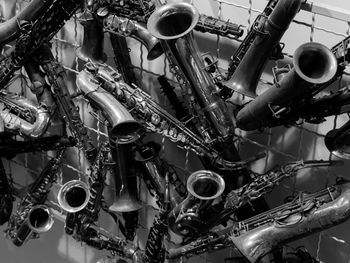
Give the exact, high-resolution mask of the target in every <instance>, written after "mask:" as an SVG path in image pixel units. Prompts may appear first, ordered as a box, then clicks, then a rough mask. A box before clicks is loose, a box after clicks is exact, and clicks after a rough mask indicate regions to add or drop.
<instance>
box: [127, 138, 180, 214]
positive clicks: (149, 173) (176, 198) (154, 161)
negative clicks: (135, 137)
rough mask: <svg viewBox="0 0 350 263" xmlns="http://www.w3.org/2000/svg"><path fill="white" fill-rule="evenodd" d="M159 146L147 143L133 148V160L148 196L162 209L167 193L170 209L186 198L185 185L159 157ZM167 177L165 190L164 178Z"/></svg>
mask: <svg viewBox="0 0 350 263" xmlns="http://www.w3.org/2000/svg"><path fill="white" fill-rule="evenodd" d="M160 148H161V147H160V145H159V144H158V143H155V142H152V141H151V142H147V143H145V144H142V145H140V146H138V147H137V148H135V150H134V159H135V160H136V163H135V164H136V165H137V167H136V168H137V170H138V171H139V172H140V174H141V177H142V178H143V180H144V182H145V184H146V186H147V188H148V190H149V192H150V194H151V195H152V196H153V197H155V199H156V202H157V204H158V206H159V207H162V206H163V204H164V202H165V198H166V194H167V193H168V192H169V195H170V197H169V202H170V205H171V207H175V206H176V205H178V203H179V202H180V200H182V199H183V198H185V197H186V196H187V191H186V188H185V185H184V184H183V182H182V181H181V180H180V178H179V177H178V175H177V173H176V172H175V171H173V169H171V167H170V166H169V164H168V163H167V162H166V161H165V160H164V159H161V158H160V157H159V151H160ZM166 176H167V177H168V181H169V189H167V186H166V181H165V177H166Z"/></svg>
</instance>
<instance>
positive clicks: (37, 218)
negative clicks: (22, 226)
mask: <svg viewBox="0 0 350 263" xmlns="http://www.w3.org/2000/svg"><path fill="white" fill-rule="evenodd" d="M53 223H54V220H53V215H52V212H51V210H50V208H48V207H47V206H45V205H37V206H34V207H33V208H32V210H30V212H29V213H28V226H29V228H30V229H31V230H32V231H34V232H36V233H43V232H47V231H49V230H50V229H51V227H52V225H53Z"/></svg>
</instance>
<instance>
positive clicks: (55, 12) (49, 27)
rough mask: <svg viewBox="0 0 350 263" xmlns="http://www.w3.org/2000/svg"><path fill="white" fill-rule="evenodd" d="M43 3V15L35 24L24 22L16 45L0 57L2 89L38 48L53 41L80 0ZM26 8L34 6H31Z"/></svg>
mask: <svg viewBox="0 0 350 263" xmlns="http://www.w3.org/2000/svg"><path fill="white" fill-rule="evenodd" d="M33 3H34V2H33ZM35 3H38V2H35ZM41 3H43V6H42V7H43V8H39V10H40V11H42V12H43V13H42V14H41V15H39V16H38V17H37V19H36V20H35V21H34V23H30V22H29V23H26V22H24V21H22V22H23V23H20V34H19V36H18V37H17V39H16V43H15V45H14V46H13V47H12V48H10V49H8V50H6V52H5V54H4V55H2V56H1V57H0V69H1V70H0V89H3V87H4V85H6V84H7V83H8V81H9V80H10V79H11V78H12V76H13V74H14V73H15V71H16V70H18V69H20V68H21V67H22V66H23V64H24V63H25V61H26V60H28V59H29V57H30V56H31V55H32V54H33V53H34V51H35V50H36V49H37V48H38V47H40V46H41V45H42V44H43V43H45V42H48V41H50V40H51V38H52V37H53V36H54V35H55V34H56V33H57V32H58V30H59V29H60V28H61V27H62V26H63V25H64V22H65V21H66V20H68V19H69V18H70V17H71V16H72V15H73V14H74V12H75V11H76V10H77V9H78V7H79V5H80V1H78V0H74V1H71V0H55V1H41ZM46 4H49V5H48V6H47V5H46ZM38 7H39V6H38ZM26 8H33V6H31V5H29V7H28V6H27V7H26ZM23 12H24V11H23ZM26 12H28V11H26Z"/></svg>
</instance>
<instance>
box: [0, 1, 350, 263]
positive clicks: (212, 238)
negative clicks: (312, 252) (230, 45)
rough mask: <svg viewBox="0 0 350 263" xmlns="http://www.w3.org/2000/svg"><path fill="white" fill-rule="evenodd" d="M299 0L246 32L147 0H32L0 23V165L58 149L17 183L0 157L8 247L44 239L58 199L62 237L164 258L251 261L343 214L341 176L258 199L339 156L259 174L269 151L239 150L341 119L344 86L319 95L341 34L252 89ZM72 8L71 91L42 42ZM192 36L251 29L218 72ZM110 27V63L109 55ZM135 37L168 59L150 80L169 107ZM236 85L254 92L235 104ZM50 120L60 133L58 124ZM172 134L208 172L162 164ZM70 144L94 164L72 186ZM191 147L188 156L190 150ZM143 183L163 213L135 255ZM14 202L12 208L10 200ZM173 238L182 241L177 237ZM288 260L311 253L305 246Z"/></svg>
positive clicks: (349, 129)
mask: <svg viewBox="0 0 350 263" xmlns="http://www.w3.org/2000/svg"><path fill="white" fill-rule="evenodd" d="M304 2H305V1H303V0H270V1H268V3H267V5H266V7H265V9H264V10H263V11H262V13H261V14H259V15H258V16H257V18H256V19H255V21H254V22H253V24H252V26H251V28H248V29H247V30H246V32H245V31H244V30H243V26H241V25H238V24H235V23H233V22H231V21H224V20H221V19H217V18H214V17H212V16H208V15H205V14H200V13H199V11H198V10H197V8H196V7H195V6H193V5H192V4H189V3H185V2H179V1H177V2H175V3H164V4H163V1H156V0H155V1H152V0H125V1H110V0H92V1H83V0H33V1H31V2H30V3H28V4H27V5H26V6H25V8H24V9H23V10H22V11H20V12H19V13H18V14H17V15H14V14H13V15H14V16H13V17H12V18H10V19H9V20H7V21H4V22H2V23H1V24H0V46H1V47H3V48H4V51H3V53H2V54H1V55H0V158H3V159H5V158H6V159H9V160H11V159H13V158H15V156H16V155H18V154H22V153H26V154H29V153H33V152H34V153H36V152H42V153H44V154H46V152H50V154H49V155H48V156H50V155H52V153H54V157H50V160H49V161H47V163H46V164H45V167H44V168H43V170H42V171H41V172H40V174H39V175H38V176H37V177H36V178H35V180H34V182H33V184H32V185H31V186H30V187H29V188H28V189H26V188H24V190H23V189H20V190H19V189H16V188H15V187H14V185H15V182H14V180H13V178H12V176H11V174H10V172H8V171H7V170H6V169H5V166H4V165H3V160H2V159H0V197H1V199H0V224H1V225H3V224H6V223H7V228H6V230H5V233H6V237H7V238H10V239H11V240H12V241H13V243H14V244H15V245H16V246H21V245H23V244H24V243H25V242H27V241H28V240H29V239H30V238H38V237H39V235H40V234H41V233H43V232H46V231H49V230H50V228H51V226H52V224H53V213H52V209H57V206H58V207H59V210H60V211H61V213H63V214H64V220H65V224H64V229H65V233H66V234H68V235H71V236H72V237H73V238H74V239H75V240H77V241H79V242H83V243H85V244H87V245H89V246H92V247H94V248H96V249H105V250H107V251H109V252H110V253H111V256H110V257H111V258H114V259H115V260H117V259H118V258H119V257H121V258H128V259H129V260H131V261H132V262H134V263H140V262H152V263H161V262H164V261H165V260H166V259H176V258H181V257H190V256H193V255H198V254H201V253H205V252H211V251H215V250H219V249H223V248H226V247H234V248H235V249H236V250H237V251H238V252H239V253H240V254H241V256H242V258H244V259H245V260H247V261H248V262H252V263H255V262H259V261H260V260H261V259H262V258H263V257H264V256H265V255H267V254H269V253H271V252H273V251H275V250H278V249H281V247H282V246H284V245H285V244H287V243H288V242H290V241H293V240H297V239H299V238H301V237H304V236H307V235H310V234H311V233H316V232H318V231H322V230H323V229H327V228H329V227H332V226H334V225H337V224H340V223H341V222H344V221H345V220H347V219H348V218H349V216H350V214H349V212H348V211H349V208H350V184H349V182H348V181H347V180H346V179H341V180H338V181H337V183H336V184H335V185H333V186H330V187H327V188H325V189H323V190H321V191H318V192H315V193H312V194H310V193H307V194H306V193H305V194H300V195H299V196H297V197H295V198H294V199H293V200H289V201H288V202H287V203H285V204H284V205H282V206H279V207H275V208H272V209H269V208H268V206H267V203H266V201H265V199H264V195H266V194H267V193H270V192H271V191H272V190H273V189H274V188H275V186H277V185H278V184H280V183H281V181H282V180H284V179H285V178H287V177H294V176H295V175H296V173H297V172H298V171H299V170H300V169H304V168H309V167H319V166H331V165H338V164H342V162H341V161H334V160H328V161H323V160H307V161H306V160H305V161H303V160H301V161H297V162H292V163H286V164H282V165H280V166H278V167H275V168H273V169H271V170H269V171H267V172H265V173H264V174H257V173H255V172H253V171H252V170H251V169H250V168H249V167H250V163H251V162H253V161H256V160H258V159H261V158H263V157H264V156H265V153H258V154H250V157H249V158H246V159H242V158H241V156H240V154H239V149H238V148H237V143H236V141H237V132H236V130H237V129H241V130H244V131H252V130H261V129H263V128H266V127H276V126H281V125H291V124H296V123H297V122H299V121H300V120H303V121H305V122H309V123H313V124H318V123H321V122H323V121H325V118H326V117H329V116H332V115H338V114H341V113H349V112H350V107H348V105H349V104H350V103H349V101H350V96H349V91H348V89H339V90H338V91H336V92H333V93H330V94H328V95H326V96H323V97H320V96H318V95H319V93H320V92H323V91H324V90H325V89H326V88H327V87H328V86H329V85H331V84H332V83H334V82H335V81H337V80H339V79H340V78H341V77H342V75H343V73H344V70H345V68H346V66H347V64H348V61H349V53H348V52H349V48H350V38H349V37H348V38H345V39H344V40H342V41H341V42H339V44H337V45H335V46H333V47H332V48H328V47H327V46H325V45H323V44H321V43H316V42H309V43H304V44H302V45H301V46H299V47H298V48H297V49H296V51H295V53H294V55H293V63H292V65H289V66H288V67H284V68H276V69H274V73H275V74H274V75H275V76H276V77H275V80H274V83H273V84H272V85H270V86H269V88H268V89H267V90H266V91H264V92H263V93H261V94H257V92H256V91H257V88H258V85H259V84H258V83H259V80H260V78H261V76H262V73H263V70H264V69H265V66H266V64H267V62H268V61H269V60H278V59H281V58H283V52H282V51H283V50H282V48H283V45H282V44H281V43H280V40H281V38H282V37H283V35H284V33H285V32H286V31H287V30H288V28H289V26H290V24H291V22H292V21H293V19H294V18H295V17H296V16H297V15H298V12H299V11H300V8H301V6H302V5H303V4H304ZM75 15H76V16H75ZM73 16H75V17H76V22H77V23H80V24H81V26H82V28H83V30H84V31H83V37H82V43H81V45H80V47H78V48H77V49H76V56H77V58H79V60H78V59H77V61H78V62H79V65H77V67H76V69H77V71H75V73H76V76H75V77H74V80H75V86H74V88H75V91H74V93H73V92H72V90H71V87H70V86H71V85H70V83H69V82H68V80H67V78H68V77H67V71H66V70H65V67H64V66H63V65H62V64H61V63H60V62H59V61H58V60H57V59H56V58H55V57H54V55H53V54H54V49H53V47H52V46H51V44H50V41H51V40H52V38H53V37H54V35H55V34H56V33H57V32H58V31H59V30H60V29H61V28H62V27H63V26H64V24H65V23H66V21H67V20H70V19H71V18H72V17H73ZM194 31H198V32H202V33H210V34H214V35H217V36H221V37H227V38H230V39H235V40H238V39H239V38H242V37H243V36H244V33H246V34H245V36H244V38H243V39H242V41H241V42H240V44H239V46H238V48H237V49H236V51H235V52H234V53H233V54H232V57H231V59H230V62H229V66H228V68H227V70H226V72H225V73H226V74H222V75H221V76H220V77H219V78H218V77H216V76H214V73H215V74H218V66H217V64H216V63H217V62H215V61H212V58H213V57H212V56H211V57H210V56H207V57H202V56H201V55H200V51H199V48H198V46H197V42H196V38H195V35H194ZM106 33H108V34H109V39H110V40H111V44H112V47H113V50H112V51H113V52H114V55H115V66H113V65H111V63H109V61H108V60H107V55H106V53H107V52H105V51H106V50H104V47H105V41H106V40H107V38H106V37H105V35H106ZM129 37H130V38H133V39H134V40H136V41H138V42H140V44H141V45H143V46H144V47H145V48H146V49H147V56H146V57H147V59H148V60H156V59H157V58H159V57H161V56H163V57H164V58H165V59H166V60H167V63H168V64H169V65H170V71H171V73H172V74H173V75H174V77H175V79H176V81H175V84H174V85H175V86H174V87H173V86H172V85H173V83H171V82H170V81H169V80H168V79H167V78H166V77H165V76H160V77H159V78H158V81H159V83H160V84H161V90H162V92H163V93H164V95H165V97H167V99H168V101H169V102H170V104H172V106H173V109H171V110H169V108H168V107H165V106H163V105H162V104H161V103H159V102H158V101H157V100H156V99H155V98H154V97H153V96H151V95H150V94H149V93H147V92H146V91H145V90H143V88H142V86H143V85H145V84H144V83H143V84H140V82H138V80H137V78H136V74H135V72H136V71H134V68H135V66H134V65H133V64H132V61H133V60H132V58H131V57H130V54H129V51H130V50H129V47H128V42H127V41H126V39H128V38H129ZM9 45H10V46H11V47H9V48H8V47H5V46H9ZM56 53H57V50H56ZM209 57H210V58H209ZM22 68H23V74H24V75H25V76H24V78H25V82H26V84H27V85H26V86H24V87H23V89H28V91H26V92H23V94H18V92H16V91H15V90H12V87H13V86H15V85H16V79H17V78H18V76H19V75H18V71H19V70H20V69H22ZM213 68H214V70H213ZM221 71H223V70H221ZM21 74H22V73H21ZM141 76H142V75H141ZM20 77H23V76H22V75H20ZM141 82H142V80H141ZM152 83H155V82H152ZM30 93H32V94H30ZM237 93H238V94H242V95H244V96H247V97H249V98H250V99H251V101H249V102H248V103H242V104H239V105H237V104H236V96H237ZM28 94H30V95H34V96H28ZM77 98H79V99H82V100H83V101H87V102H88V104H89V105H90V108H91V110H92V111H93V113H92V114H91V115H92V116H94V117H95V118H96V119H97V120H98V123H99V124H100V125H102V126H104V127H105V131H106V132H105V134H104V135H105V137H106V138H105V139H102V138H101V136H100V134H99V135H98V136H97V139H99V140H97V139H96V138H95V136H94V134H93V133H92V131H96V130H95V129H94V128H93V127H92V126H91V125H92V124H91V123H88V122H85V119H84V118H82V113H81V112H79V107H78V106H77V104H78V103H79V102H78V100H77ZM35 100H36V101H35ZM232 104H234V109H232ZM57 125H59V126H60V127H61V128H60V129H55V127H57ZM98 132H99V131H98ZM154 138H160V141H161V143H159V141H158V139H154ZM166 139H168V140H169V141H170V143H171V144H174V145H176V146H178V147H179V148H181V149H183V150H182V153H184V156H185V159H186V162H190V161H191V160H192V159H191V158H192V157H193V158H195V159H197V161H198V163H199V165H200V166H201V167H202V168H201V169H198V170H196V171H194V172H191V173H188V172H187V173H186V172H184V170H181V169H179V168H178V167H177V166H176V165H175V164H174V163H176V162H175V160H172V158H174V157H175V156H172V157H170V158H169V157H167V154H165V151H164V148H165V147H164V142H165V140H166ZM325 146H326V147H327V148H328V149H329V151H330V152H332V153H333V154H334V155H335V156H338V157H341V158H345V159H349V158H350V121H348V122H347V123H345V124H344V125H343V126H342V127H340V128H337V129H333V130H330V131H329V132H328V133H327V134H326V136H325ZM72 147H76V148H78V149H81V150H82V154H83V155H84V159H86V165H87V167H88V169H87V170H88V172H87V174H85V173H86V171H80V172H81V174H84V175H85V176H80V177H79V178H75V179H71V178H70V176H69V175H66V174H65V173H64V172H63V173H61V172H62V171H64V170H62V169H61V168H62V166H63V165H64V164H65V161H66V160H67V159H69V158H70V156H69V154H66V153H67V152H68V151H67V149H68V148H72ZM190 151H191V152H192V153H194V154H195V156H192V157H191V158H190V157H189V152H190ZM79 156H80V154H79ZM79 158H80V157H79ZM10 162H11V161H10ZM79 162H80V160H79ZM185 170H186V169H185ZM81 177H83V178H81ZM108 178H110V180H108ZM62 179H63V180H62ZM63 181H64V182H65V183H63ZM107 181H112V183H108V182H107ZM21 191H22V193H21ZM23 191H25V192H23ZM140 192H142V194H143V195H145V194H147V193H148V194H149V195H150V196H151V197H152V198H153V199H154V200H155V206H156V209H157V212H156V215H155V217H154V220H153V225H152V226H151V228H150V230H149V233H148V237H147V240H146V241H145V242H144V244H145V246H144V247H141V248H140V247H137V246H136V245H135V244H134V243H133V241H134V238H135V236H136V235H137V234H138V233H137V231H138V228H139V226H140V223H139V220H140V218H141V217H140V214H141V213H143V212H144V211H143V210H142V208H144V207H145V206H146V204H145V201H144V200H141V195H140ZM111 193H112V194H111ZM16 196H17V198H19V199H20V201H19V203H18V205H17V207H16V208H15V209H14V208H13V207H14V205H13V202H14V200H15V199H16V198H15V197H16ZM108 200H111V202H109V203H108ZM52 203H55V204H56V206H55V205H52ZM101 213H105V215H106V216H110V217H111V219H113V220H114V221H115V223H116V224H117V225H118V226H119V229H120V232H121V233H122V235H121V236H119V235H116V234H113V233H111V232H109V231H107V230H105V229H104V228H103V226H100V225H99V218H100V216H101ZM174 236H175V237H176V238H178V239H181V240H182V241H181V242H182V243H181V244H177V245H174V243H173V242H172V238H173V237H174ZM297 254H298V255H302V254H303V255H305V254H307V253H306V252H305V251H301V250H300V249H299V250H298V253H297V252H296V253H295V255H297ZM309 259H310V262H317V261H316V259H315V260H312V261H311V259H312V257H311V256H309ZM101 260H102V261H103V262H105V261H104V260H103V259H101ZM113 262H114V261H113ZM118 262H119V261H118ZM264 262H266V261H264ZM274 262H277V261H274ZM293 262H294V261H293ZM303 262H304V261H303ZM308 262H309V261H308Z"/></svg>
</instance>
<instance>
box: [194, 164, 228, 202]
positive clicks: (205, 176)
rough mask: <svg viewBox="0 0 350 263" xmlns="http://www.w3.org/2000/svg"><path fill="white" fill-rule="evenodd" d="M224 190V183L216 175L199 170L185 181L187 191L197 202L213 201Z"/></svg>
mask: <svg viewBox="0 0 350 263" xmlns="http://www.w3.org/2000/svg"><path fill="white" fill-rule="evenodd" d="M224 190H225V181H224V179H223V178H222V177H221V176H220V175H219V174H217V173H214V172H212V171H208V170H200V171H197V172H194V173H192V174H191V175H190V176H189V177H188V179H187V191H188V193H189V194H191V195H192V196H193V197H195V198H198V199H199V200H214V199H215V198H217V197H219V196H220V195H221V194H222V193H223V191H224Z"/></svg>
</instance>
